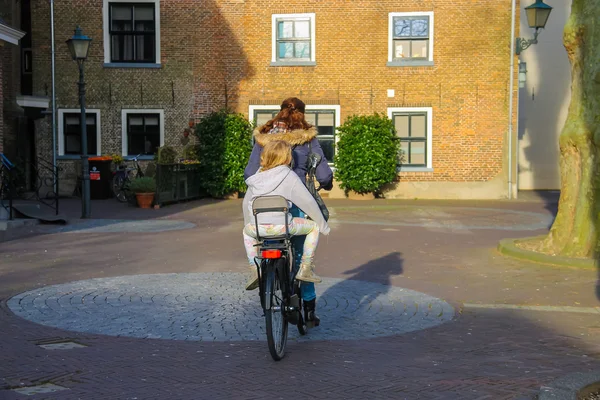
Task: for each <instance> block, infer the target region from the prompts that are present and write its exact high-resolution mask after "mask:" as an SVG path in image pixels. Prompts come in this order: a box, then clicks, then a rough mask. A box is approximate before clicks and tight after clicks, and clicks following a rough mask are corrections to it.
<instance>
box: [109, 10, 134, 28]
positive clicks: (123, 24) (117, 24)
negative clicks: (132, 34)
mask: <svg viewBox="0 0 600 400" xmlns="http://www.w3.org/2000/svg"><path fill="white" fill-rule="evenodd" d="M110 17H111V29H112V30H113V31H130V30H131V29H132V28H133V25H132V20H133V18H132V17H133V16H132V9H131V6H123V5H121V6H119V5H111V7H110Z"/></svg>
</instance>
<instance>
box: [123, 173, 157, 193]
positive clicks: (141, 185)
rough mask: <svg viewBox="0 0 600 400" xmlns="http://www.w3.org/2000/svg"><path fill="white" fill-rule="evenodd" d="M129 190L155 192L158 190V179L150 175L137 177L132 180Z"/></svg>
mask: <svg viewBox="0 0 600 400" xmlns="http://www.w3.org/2000/svg"><path fill="white" fill-rule="evenodd" d="M129 190H131V191H132V192H133V193H154V192H155V191H156V181H155V180H154V178H150V177H149V176H144V177H142V178H136V179H134V180H133V181H131V184H130V185H129Z"/></svg>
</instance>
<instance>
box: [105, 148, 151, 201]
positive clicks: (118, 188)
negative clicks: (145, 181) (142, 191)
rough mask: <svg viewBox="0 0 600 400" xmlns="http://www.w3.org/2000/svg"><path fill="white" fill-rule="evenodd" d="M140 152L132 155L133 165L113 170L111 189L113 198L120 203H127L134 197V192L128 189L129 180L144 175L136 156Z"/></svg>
mask: <svg viewBox="0 0 600 400" xmlns="http://www.w3.org/2000/svg"><path fill="white" fill-rule="evenodd" d="M139 156H141V154H138V155H137V156H135V157H133V158H132V159H131V161H132V162H133V167H129V166H126V167H125V168H123V169H118V170H117V171H115V172H114V177H113V181H112V190H113V194H114V196H115V198H116V199H117V200H118V201H120V202H121V203H127V202H131V201H133V199H134V198H135V195H134V193H133V192H132V191H131V190H130V189H129V186H130V184H131V181H132V180H133V179H135V178H141V177H143V176H144V172H143V171H142V167H141V166H140V163H139V162H138V157H139Z"/></svg>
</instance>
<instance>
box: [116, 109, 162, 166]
mask: <svg viewBox="0 0 600 400" xmlns="http://www.w3.org/2000/svg"><path fill="white" fill-rule="evenodd" d="M121 119H122V120H121V123H122V140H123V141H122V150H123V156H138V155H141V156H153V155H154V154H155V153H156V152H157V150H158V148H159V147H161V146H163V145H164V141H165V138H164V111H163V110H147V109H137V110H135V109H132V110H122V115H121Z"/></svg>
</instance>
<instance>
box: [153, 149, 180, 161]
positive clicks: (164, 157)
mask: <svg viewBox="0 0 600 400" xmlns="http://www.w3.org/2000/svg"><path fill="white" fill-rule="evenodd" d="M157 154H158V157H157V163H158V164H161V165H168V164H175V163H176V162H177V151H176V150H175V149H174V148H172V147H171V146H162V147H159V148H158V153H157Z"/></svg>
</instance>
